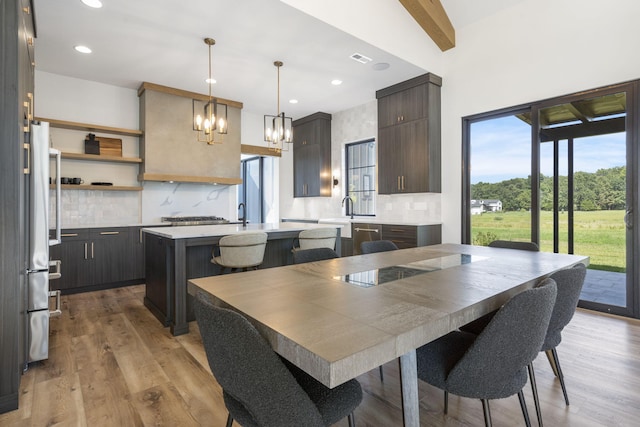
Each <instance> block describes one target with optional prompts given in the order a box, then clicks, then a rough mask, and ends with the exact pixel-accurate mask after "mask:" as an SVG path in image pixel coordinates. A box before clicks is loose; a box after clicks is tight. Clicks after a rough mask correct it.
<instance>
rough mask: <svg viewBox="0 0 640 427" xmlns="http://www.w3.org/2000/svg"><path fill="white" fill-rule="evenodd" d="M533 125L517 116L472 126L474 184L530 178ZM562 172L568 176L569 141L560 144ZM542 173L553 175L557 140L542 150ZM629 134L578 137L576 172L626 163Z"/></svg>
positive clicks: (576, 144) (543, 146) (544, 145)
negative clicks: (567, 150) (567, 146)
mask: <svg viewBox="0 0 640 427" xmlns="http://www.w3.org/2000/svg"><path fill="white" fill-rule="evenodd" d="M530 140H531V127H530V126H529V125H528V124H527V123H525V122H523V121H522V120H520V119H518V118H517V117H515V116H509V117H503V118H499V119H493V120H486V121H481V122H476V123H473V124H472V126H471V183H472V184H476V183H478V182H490V183H493V182H500V181H503V180H506V179H511V178H526V177H527V176H529V175H530V173H531V160H530V158H531V144H530ZM560 147H561V148H560V174H561V175H565V176H566V175H567V160H566V141H561V144H560ZM540 158H541V163H540V167H541V172H542V174H543V175H546V176H552V175H553V143H544V144H543V145H542V147H541V152H540ZM625 158H626V148H625V134H624V133H617V134H612V135H602V136H595V137H589V138H580V139H576V140H574V163H575V165H574V172H579V171H582V172H595V171H597V170H598V169H606V168H611V167H615V166H624V165H625Z"/></svg>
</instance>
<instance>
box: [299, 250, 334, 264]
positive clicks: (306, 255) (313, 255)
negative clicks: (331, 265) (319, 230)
mask: <svg viewBox="0 0 640 427" xmlns="http://www.w3.org/2000/svg"><path fill="white" fill-rule="evenodd" d="M333 258H338V254H337V253H336V251H334V250H333V249H329V248H313V249H300V250H298V251H294V252H293V263H294V264H302V263H305V262H313V261H322V260H325V259H333Z"/></svg>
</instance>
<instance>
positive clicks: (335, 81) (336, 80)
mask: <svg viewBox="0 0 640 427" xmlns="http://www.w3.org/2000/svg"><path fill="white" fill-rule="evenodd" d="M331 84H332V85H334V86H340V85H341V84H342V80H338V79H333V80H331Z"/></svg>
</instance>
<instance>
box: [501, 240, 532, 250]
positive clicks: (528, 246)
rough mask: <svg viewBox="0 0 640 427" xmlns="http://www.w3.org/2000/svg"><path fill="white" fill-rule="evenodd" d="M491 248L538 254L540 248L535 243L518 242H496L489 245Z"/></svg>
mask: <svg viewBox="0 0 640 427" xmlns="http://www.w3.org/2000/svg"><path fill="white" fill-rule="evenodd" d="M489 247H490V248H505V249H520V250H522V251H532V252H538V251H539V250H540V248H539V247H538V245H537V244H536V243H534V242H518V241H516V240H494V241H493V242H491V243H489Z"/></svg>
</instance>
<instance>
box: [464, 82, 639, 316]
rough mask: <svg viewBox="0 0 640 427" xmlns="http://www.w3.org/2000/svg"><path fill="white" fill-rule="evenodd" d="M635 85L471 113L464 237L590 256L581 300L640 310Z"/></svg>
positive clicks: (628, 312)
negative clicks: (522, 243) (530, 243)
mask: <svg viewBox="0 0 640 427" xmlns="http://www.w3.org/2000/svg"><path fill="white" fill-rule="evenodd" d="M637 87H638V82H633V83H628V84H621V85H616V86H611V87H607V88H603V89H598V90H593V91H588V92H583V93H580V94H576V95H570V96H564V97H559V98H555V99H551V100H546V101H541V102H538V103H533V104H530V105H526V106H519V107H514V108H512V109H505V110H501V111H498V112H492V113H487V114H482V115H477V116H473V117H467V118H465V119H464V120H463V122H464V132H463V163H464V168H463V171H464V172H463V206H464V209H463V230H462V241H463V242H464V243H473V244H481V245H483V244H488V242H489V241H491V240H494V239H506V240H527V241H533V242H535V243H537V244H538V245H539V246H540V249H541V250H542V251H547V252H556V253H568V254H581V255H588V256H589V257H590V262H591V265H590V266H589V270H588V273H587V280H586V281H585V285H584V288H583V292H582V295H581V301H580V305H581V306H583V307H587V308H591V309H596V310H601V311H606V312H611V313H616V314H623V315H628V316H634V317H640V316H639V308H638V307H639V306H640V302H639V299H640V296H639V295H640V292H639V291H640V289H639V288H640V286H639V284H638V283H639V280H638V271H637V270H638V269H636V268H635V267H634V266H635V265H638V262H635V263H634V260H638V259H639V257H638V242H639V241H640V238H639V236H638V234H639V233H638V231H637V227H634V221H633V217H634V213H635V212H638V203H639V199H640V197H639V196H638V194H639V193H638V188H639V185H638V172H637V168H638V164H640V161H639V160H638V151H639V150H638V142H639V141H638V128H639V120H640V119H639V118H638V114H637V111H638V109H637V103H638V97H637V95H636V93H637V92H636V91H637ZM532 177H533V179H532ZM636 222H637V221H636Z"/></svg>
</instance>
